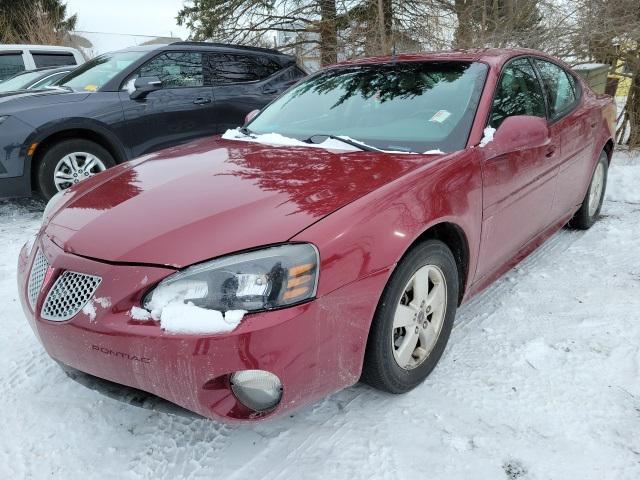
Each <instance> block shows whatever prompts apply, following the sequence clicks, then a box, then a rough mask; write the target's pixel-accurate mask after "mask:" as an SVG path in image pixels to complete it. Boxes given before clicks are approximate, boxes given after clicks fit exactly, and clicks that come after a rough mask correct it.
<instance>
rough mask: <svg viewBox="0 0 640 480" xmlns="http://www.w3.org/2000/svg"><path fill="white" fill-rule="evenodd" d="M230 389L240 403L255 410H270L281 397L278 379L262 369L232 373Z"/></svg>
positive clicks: (280, 384)
mask: <svg viewBox="0 0 640 480" xmlns="http://www.w3.org/2000/svg"><path fill="white" fill-rule="evenodd" d="M231 390H232V391H233V394H234V395H235V396H236V398H237V399H238V401H239V402H240V403H242V404H243V405H244V406H245V407H247V408H250V409H251V410H254V411H256V412H264V411H266V410H271V409H272V408H273V407H275V406H276V405H278V403H280V399H281V398H282V383H281V382H280V379H279V378H278V377H277V376H276V375H274V374H273V373H271V372H265V371H264V370H241V371H239V372H236V373H234V374H233V375H231Z"/></svg>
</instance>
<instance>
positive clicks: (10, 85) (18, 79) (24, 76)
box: [0, 72, 42, 92]
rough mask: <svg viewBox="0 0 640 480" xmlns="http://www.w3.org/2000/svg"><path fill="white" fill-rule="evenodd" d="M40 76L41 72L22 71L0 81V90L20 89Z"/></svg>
mask: <svg viewBox="0 0 640 480" xmlns="http://www.w3.org/2000/svg"><path fill="white" fill-rule="evenodd" d="M41 76H42V72H22V73H18V74H17V75H14V76H13V77H11V78H8V79H6V80H4V81H2V82H0V92H10V91H12V90H21V89H23V88H27V86H28V85H29V84H30V83H31V82H32V81H34V80H37V79H38V78H40V77H41Z"/></svg>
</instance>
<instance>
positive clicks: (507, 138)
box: [487, 115, 550, 155]
mask: <svg viewBox="0 0 640 480" xmlns="http://www.w3.org/2000/svg"><path fill="white" fill-rule="evenodd" d="M549 142H550V138H549V127H548V125H547V120H546V119H545V118H540V117H533V116H530V115H517V116H514V117H507V118H505V120H504V121H503V122H502V124H501V125H500V126H499V127H498V129H497V130H496V132H495V133H494V135H493V141H492V142H490V143H489V144H487V147H488V146H489V145H491V147H492V150H493V153H494V154H495V155H504V154H506V153H512V152H517V151H519V150H525V149H530V148H540V147H544V146H545V145H547V144H548V143H549Z"/></svg>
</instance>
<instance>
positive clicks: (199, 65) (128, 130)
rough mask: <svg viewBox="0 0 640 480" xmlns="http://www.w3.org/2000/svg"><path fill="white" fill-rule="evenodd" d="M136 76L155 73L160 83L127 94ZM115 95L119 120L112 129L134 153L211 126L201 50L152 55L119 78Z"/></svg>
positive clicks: (208, 88) (206, 131) (207, 132)
mask: <svg viewBox="0 0 640 480" xmlns="http://www.w3.org/2000/svg"><path fill="white" fill-rule="evenodd" d="M140 76H143V77H149V76H155V77H158V78H159V79H160V80H161V81H162V88H160V89H159V90H156V91H154V92H150V93H149V94H148V95H146V96H145V97H143V98H139V99H135V100H133V99H131V97H130V96H129V91H131V89H132V85H133V82H134V81H135V79H136V78H138V77H140ZM119 95H120V101H121V103H122V107H123V111H124V121H123V123H122V124H120V125H119V126H118V127H117V128H118V133H119V135H120V136H121V138H123V139H124V142H125V144H126V145H127V146H128V147H129V148H131V150H132V154H133V155H134V156H138V155H142V154H144V153H148V152H152V151H155V150H159V149H161V148H166V147H169V146H173V145H177V144H179V143H183V142H186V141H189V140H192V139H194V138H199V137H203V136H206V135H211V134H213V133H214V132H215V131H216V118H215V112H214V109H213V107H214V102H213V91H212V88H211V86H210V85H209V84H207V82H206V81H205V73H204V67H203V54H202V53H201V52H195V51H185V52H164V53H161V54H159V55H157V56H155V57H154V58H152V59H151V60H149V61H148V62H146V63H145V64H143V65H142V66H141V67H140V68H139V69H138V70H137V71H136V72H135V73H133V74H132V75H131V76H130V77H129V78H128V79H127V80H125V82H124V84H123V89H122V90H121V91H120V94H119Z"/></svg>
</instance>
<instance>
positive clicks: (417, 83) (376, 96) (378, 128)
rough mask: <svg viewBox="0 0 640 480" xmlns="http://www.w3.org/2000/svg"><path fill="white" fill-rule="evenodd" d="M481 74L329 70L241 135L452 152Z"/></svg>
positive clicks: (390, 68)
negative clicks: (342, 139)
mask: <svg viewBox="0 0 640 480" xmlns="http://www.w3.org/2000/svg"><path fill="white" fill-rule="evenodd" d="M486 73H487V67H486V65H484V64H481V63H471V62H433V61H429V62H400V63H389V64H377V65H357V66H346V67H338V68H332V69H329V70H326V71H324V72H321V73H319V74H317V75H315V76H313V77H311V78H310V79H308V80H306V81H304V82H302V83H300V84H299V85H297V86H296V87H294V88H293V89H292V90H290V91H289V92H287V93H286V94H284V95H283V96H282V97H280V98H279V99H277V100H276V101H275V102H273V103H272V104H271V105H269V106H268V107H267V108H266V109H265V110H264V111H263V112H262V113H261V114H260V115H258V116H257V117H256V118H255V119H254V120H253V121H252V122H251V123H250V124H249V126H248V127H249V129H250V131H251V132H253V133H258V134H259V133H279V134H281V135H285V136H287V137H293V138H296V139H298V140H307V139H309V138H310V137H313V136H316V135H340V136H347V137H350V138H352V139H354V140H357V141H359V142H362V143H366V144H367V145H371V146H373V147H376V148H379V149H383V150H400V151H411V152H425V151H428V150H436V149H439V150H442V151H444V152H450V151H454V150H459V149H462V148H464V147H465V145H466V141H467V137H468V135H469V130H470V129H471V124H472V123H473V118H474V116H475V111H476V107H477V104H478V100H479V98H480V94H481V92H482V87H483V85H484V80H485V77H486Z"/></svg>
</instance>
